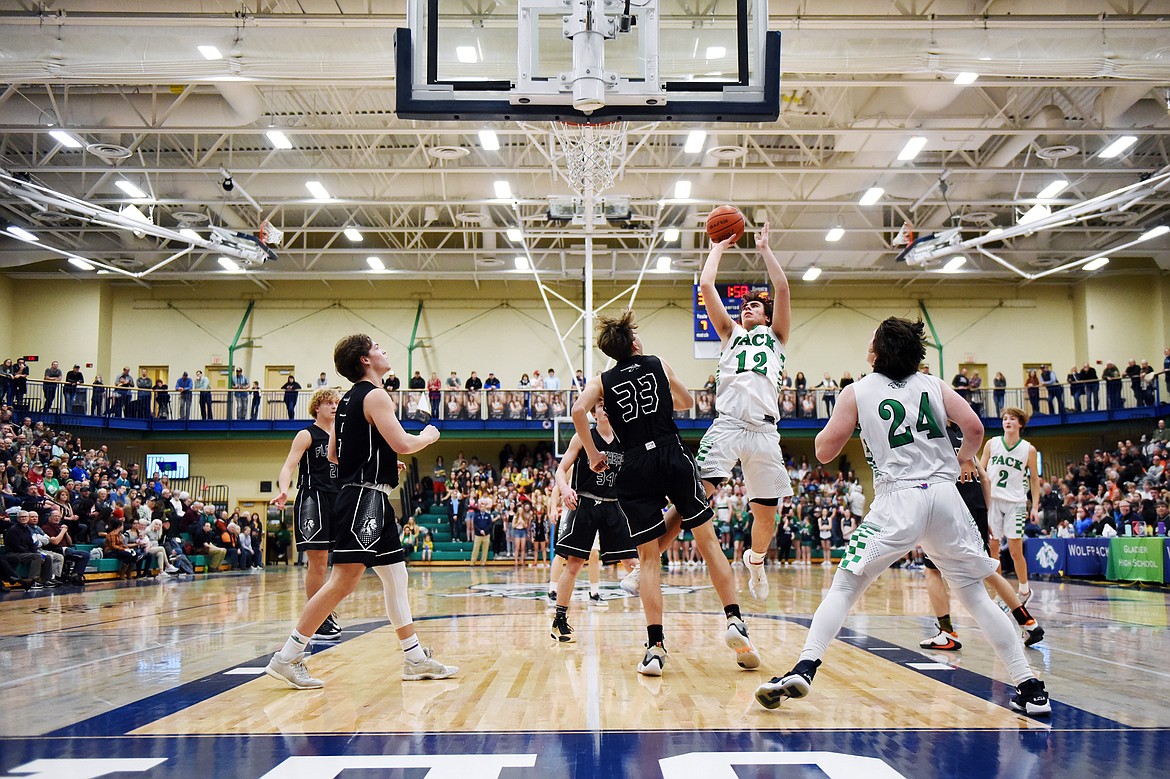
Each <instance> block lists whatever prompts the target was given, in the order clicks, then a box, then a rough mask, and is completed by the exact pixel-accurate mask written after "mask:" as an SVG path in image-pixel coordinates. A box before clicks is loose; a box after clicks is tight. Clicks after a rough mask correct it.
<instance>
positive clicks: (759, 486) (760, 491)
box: [695, 417, 792, 500]
mask: <svg viewBox="0 0 1170 779" xmlns="http://www.w3.org/2000/svg"><path fill="white" fill-rule="evenodd" d="M736 460H738V461H739V463H740V467H741V468H742V469H743V481H744V486H745V487H746V488H747V496H748V500H754V499H756V498H763V499H765V500H776V499H782V498H786V497H789V496H791V495H792V482H791V480H790V479H789V478H788V466H787V465H786V464H785V462H784V453H783V452H782V451H781V449H780V433H779V432H778V431H777V430H776V426H775V425H767V424H765V425H751V424H747V423H745V422H742V421H741V420H738V419H736V418H734V417H716V418H715V421H714V422H712V423H711V427H709V428H708V429H707V432H706V433H705V434H704V435H703V440H702V441H701V442H700V443H699V453H698V454H697V455H696V456H695V462H697V463H698V464H699V475H700V476H701V477H703V479H705V480H707V481H713V482H716V483H719V482H722V481H725V480H727V479H728V478H730V476H731V468H732V466H734V465H735V462H736Z"/></svg>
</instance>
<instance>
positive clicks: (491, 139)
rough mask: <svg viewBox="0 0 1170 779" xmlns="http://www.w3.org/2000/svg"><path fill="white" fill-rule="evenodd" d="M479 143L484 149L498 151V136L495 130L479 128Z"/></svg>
mask: <svg viewBox="0 0 1170 779" xmlns="http://www.w3.org/2000/svg"><path fill="white" fill-rule="evenodd" d="M479 145H480V146H482V147H483V150H484V151H499V150H500V138H499V136H498V135H496V131H495V130H480V131H479Z"/></svg>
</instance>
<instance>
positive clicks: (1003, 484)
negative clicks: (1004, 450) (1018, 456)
mask: <svg viewBox="0 0 1170 779" xmlns="http://www.w3.org/2000/svg"><path fill="white" fill-rule="evenodd" d="M1007 480H1008V472H1007V471H1000V472H999V479H998V480H997V481H996V482H995V486H996V487H999V488H1000V489H1001V490H1002V489H1006V488H1007Z"/></svg>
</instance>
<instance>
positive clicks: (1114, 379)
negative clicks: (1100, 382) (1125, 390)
mask: <svg viewBox="0 0 1170 779" xmlns="http://www.w3.org/2000/svg"><path fill="white" fill-rule="evenodd" d="M1101 378H1103V379H1104V380H1105V408H1106V409H1108V410H1109V411H1113V410H1114V409H1119V408H1125V404H1124V403H1123V402H1122V399H1121V371H1120V370H1118V368H1117V366H1116V365H1114V364H1113V363H1111V362H1107V363H1105V370H1104V371H1102V372H1101Z"/></svg>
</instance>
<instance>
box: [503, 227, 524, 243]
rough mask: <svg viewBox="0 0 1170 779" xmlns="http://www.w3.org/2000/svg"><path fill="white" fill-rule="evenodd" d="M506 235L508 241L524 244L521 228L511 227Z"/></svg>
mask: <svg viewBox="0 0 1170 779" xmlns="http://www.w3.org/2000/svg"><path fill="white" fill-rule="evenodd" d="M505 235H507V236H508V240H509V241H511V242H512V243H522V242H523V241H524V233H522V232H520V228H519V227H509V228H508V231H507V232H506V233H505Z"/></svg>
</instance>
